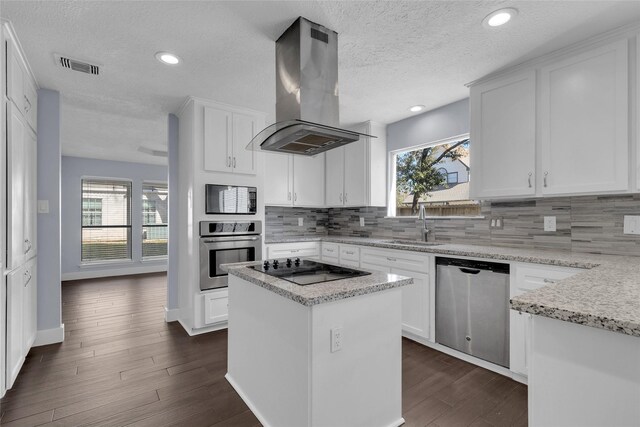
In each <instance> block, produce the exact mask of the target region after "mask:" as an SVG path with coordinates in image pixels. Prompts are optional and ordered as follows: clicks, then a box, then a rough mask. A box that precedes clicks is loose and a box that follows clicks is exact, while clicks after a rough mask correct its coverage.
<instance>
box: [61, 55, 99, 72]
mask: <svg viewBox="0 0 640 427" xmlns="http://www.w3.org/2000/svg"><path fill="white" fill-rule="evenodd" d="M56 60H57V62H58V64H60V65H61V66H62V67H63V68H68V69H70V70H73V71H80V72H81V73H86V74H93V75H94V76H97V75H98V74H100V67H99V66H98V65H94V64H89V63H88V62H83V61H78V60H77V59H72V58H68V57H66V56H62V55H56Z"/></svg>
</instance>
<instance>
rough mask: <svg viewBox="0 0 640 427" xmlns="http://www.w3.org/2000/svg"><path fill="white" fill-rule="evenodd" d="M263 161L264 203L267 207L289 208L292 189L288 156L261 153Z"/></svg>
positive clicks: (290, 159) (289, 158)
mask: <svg viewBox="0 0 640 427" xmlns="http://www.w3.org/2000/svg"><path fill="white" fill-rule="evenodd" d="M263 155H264V160H265V167H264V168H265V177H264V203H265V205H267V206H274V205H275V206H291V204H292V203H293V189H292V185H291V178H292V176H291V175H292V174H291V169H292V163H293V160H292V158H291V155H290V154H274V153H263Z"/></svg>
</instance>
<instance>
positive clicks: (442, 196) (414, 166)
mask: <svg viewBox="0 0 640 427" xmlns="http://www.w3.org/2000/svg"><path fill="white" fill-rule="evenodd" d="M470 144H471V143H470V141H469V138H468V136H466V135H462V136H459V137H455V138H449V139H447V140H442V141H438V142H435V143H430V144H425V145H422V146H417V147H412V148H410V149H406V150H399V151H396V152H393V153H392V154H391V156H390V160H391V165H390V166H391V167H390V169H391V182H392V186H393V187H392V190H394V191H392V192H391V199H392V200H391V201H392V203H390V207H389V215H390V216H398V217H401V216H416V215H417V214H418V211H419V209H420V205H424V206H425V208H426V211H427V215H428V216H441V217H452V216H478V215H480V204H479V203H478V202H477V201H475V200H471V199H470V198H469V183H470V181H471V174H470V171H471V167H470V166H471V165H470V161H469V148H470ZM394 195H395V200H393V196H394Z"/></svg>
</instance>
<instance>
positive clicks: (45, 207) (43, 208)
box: [38, 200, 49, 214]
mask: <svg viewBox="0 0 640 427" xmlns="http://www.w3.org/2000/svg"><path fill="white" fill-rule="evenodd" d="M38 213H39V214H46V213H49V201H48V200H38Z"/></svg>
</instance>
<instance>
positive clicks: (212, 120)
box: [204, 107, 233, 172]
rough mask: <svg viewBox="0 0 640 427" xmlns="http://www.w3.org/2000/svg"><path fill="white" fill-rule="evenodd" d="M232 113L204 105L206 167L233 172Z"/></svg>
mask: <svg viewBox="0 0 640 427" xmlns="http://www.w3.org/2000/svg"><path fill="white" fill-rule="evenodd" d="M231 128H232V126H231V113H230V112H228V111H224V110H219V109H217V108H211V107H204V169H205V170H207V171H213V172H231V170H232V165H233V159H232V154H231V132H232V129H231Z"/></svg>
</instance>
